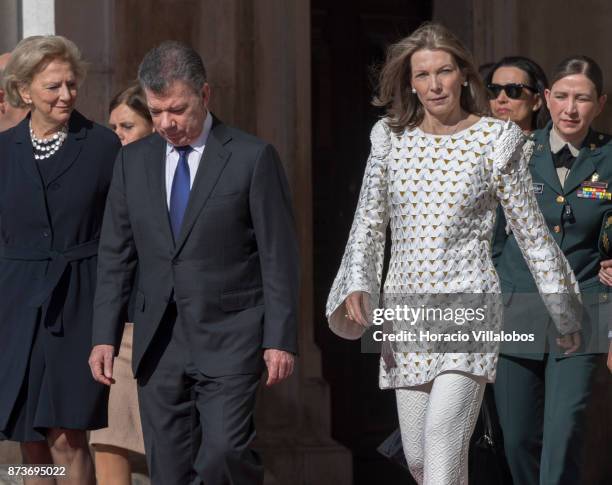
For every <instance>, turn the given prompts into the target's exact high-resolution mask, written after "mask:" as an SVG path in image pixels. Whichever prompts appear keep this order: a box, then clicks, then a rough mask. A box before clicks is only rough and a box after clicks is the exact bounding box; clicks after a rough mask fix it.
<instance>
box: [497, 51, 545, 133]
mask: <svg viewBox="0 0 612 485" xmlns="http://www.w3.org/2000/svg"><path fill="white" fill-rule="evenodd" d="M485 82H486V85H487V89H488V93H489V105H490V107H491V113H492V114H493V116H495V117H496V118H498V119H500V120H510V121H514V122H515V123H516V124H517V125H519V127H520V128H521V130H523V133H531V132H532V131H533V130H536V129H538V128H543V127H544V126H545V125H546V123H547V122H548V120H549V118H550V116H549V114H548V109H547V108H546V104H545V103H544V90H545V89H546V88H547V87H548V81H547V80H546V74H544V71H543V70H542V68H541V67H540V66H539V65H538V64H536V63H535V62H534V61H532V60H531V59H528V58H527V57H519V56H513V57H504V58H503V59H502V60H500V61H499V62H498V63H496V64H495V65H494V66H493V67H492V68H491V69H490V70H489V75H488V76H487V77H486V79H485Z"/></svg>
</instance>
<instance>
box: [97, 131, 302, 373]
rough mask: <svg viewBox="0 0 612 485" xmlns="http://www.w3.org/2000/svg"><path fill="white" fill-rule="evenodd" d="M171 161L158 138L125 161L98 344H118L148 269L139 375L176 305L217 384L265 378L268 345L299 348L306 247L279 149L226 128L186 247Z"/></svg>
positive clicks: (213, 144) (196, 187) (105, 262)
mask: <svg viewBox="0 0 612 485" xmlns="http://www.w3.org/2000/svg"><path fill="white" fill-rule="evenodd" d="M165 156H166V142H165V141H164V140H163V139H162V138H161V137H160V136H159V135H157V134H153V135H151V136H149V137H147V138H144V139H142V140H139V141H137V142H135V143H131V144H130V145H127V146H125V147H123V148H122V150H121V151H120V153H119V156H118V158H117V164H116V167H115V173H114V176H113V182H112V185H111V189H110V192H109V197H108V203H107V208H106V215H105V217H104V226H103V230H102V238H101V241H100V253H99V266H98V285H97V291H96V301H95V315H94V340H93V343H94V344H112V345H115V346H116V348H118V345H119V341H120V338H121V330H122V324H123V320H122V319H123V315H124V314H125V308H126V306H127V303H128V298H129V295H130V292H131V290H132V278H133V274H134V268H135V265H136V263H138V267H139V271H140V275H139V277H140V278H139V287H138V289H137V290H138V292H137V295H136V300H135V303H136V304H135V312H134V323H135V325H134V354H133V359H132V365H133V369H134V372H135V374H136V375H138V373H139V370H140V369H139V367H140V366H141V363H142V361H143V356H144V355H145V353H146V351H147V349H148V348H149V347H150V346H151V343H152V341H153V336H154V335H155V333H156V330H157V328H158V326H159V324H160V322H161V321H162V318H163V315H164V312H165V310H166V307H167V305H168V302H169V301H171V300H172V299H174V300H175V301H176V305H177V307H178V313H179V316H180V317H181V318H182V319H183V320H184V321H185V323H186V326H187V327H186V328H187V335H188V339H189V343H190V349H186V351H188V350H189V351H191V355H192V356H193V359H194V361H195V364H196V365H197V366H198V368H199V370H200V371H202V372H203V373H204V374H206V375H208V376H222V375H230V374H240V373H254V372H259V371H261V369H262V368H263V360H262V351H263V349H264V348H276V349H280V350H286V351H289V352H297V325H296V321H297V297H298V256H297V241H296V237H295V229H294V222H293V216H292V210H291V197H290V194H289V190H288V184H287V180H286V178H285V175H284V172H283V168H282V164H281V162H280V160H279V158H278V155H277V153H276V151H275V150H274V148H273V147H272V146H270V145H268V144H266V143H265V142H262V141H261V140H259V139H257V138H255V137H253V136H251V135H247V134H246V133H243V132H241V131H239V130H236V129H234V128H230V127H228V126H226V125H224V124H223V123H220V122H219V121H218V120H215V121H214V124H213V127H212V130H211V132H210V135H209V136H208V140H207V142H206V147H205V149H204V154H203V155H202V159H201V161H200V166H199V168H198V171H197V174H196V177H195V180H194V183H193V188H192V190H191V195H190V198H189V204H188V206H187V210H186V212H185V217H184V219H183V225H182V228H181V233H180V235H179V237H178V240H177V241H174V239H173V236H172V232H171V228H170V223H169V220H168V207H167V204H166V187H165V168H164V167H165ZM148 370H150V369H148Z"/></svg>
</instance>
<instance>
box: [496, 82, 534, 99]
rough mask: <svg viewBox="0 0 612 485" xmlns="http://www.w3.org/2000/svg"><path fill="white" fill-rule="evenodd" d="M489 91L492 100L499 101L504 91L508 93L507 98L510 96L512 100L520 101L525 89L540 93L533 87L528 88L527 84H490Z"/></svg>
mask: <svg viewBox="0 0 612 485" xmlns="http://www.w3.org/2000/svg"><path fill="white" fill-rule="evenodd" d="M487 89H488V90H489V98H490V99H497V97H498V96H499V93H501V92H502V91H504V92H505V93H506V96H508V97H509V98H510V99H519V98H520V97H521V94H523V89H528V90H529V91H531V92H532V93H537V92H538V90H537V89H535V88H532V87H531V86H527V85H526V84H515V83H510V84H489V85H488V86H487Z"/></svg>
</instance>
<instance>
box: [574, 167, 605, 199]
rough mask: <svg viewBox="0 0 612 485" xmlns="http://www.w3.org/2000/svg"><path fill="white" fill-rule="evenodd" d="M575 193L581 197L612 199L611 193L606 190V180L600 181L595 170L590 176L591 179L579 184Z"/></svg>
mask: <svg viewBox="0 0 612 485" xmlns="http://www.w3.org/2000/svg"><path fill="white" fill-rule="evenodd" d="M576 195H577V196H578V197H580V198H581V199H597V200H612V193H610V192H608V182H600V181H599V174H598V173H597V172H595V173H594V174H593V175H592V176H591V180H585V181H584V182H582V183H581V184H580V188H579V189H578V191H577V192H576Z"/></svg>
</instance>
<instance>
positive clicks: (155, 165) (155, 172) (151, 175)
mask: <svg viewBox="0 0 612 485" xmlns="http://www.w3.org/2000/svg"><path fill="white" fill-rule="evenodd" d="M145 170H146V173H147V179H148V184H149V190H150V193H151V199H150V200H151V206H152V209H153V214H154V216H155V219H156V220H157V221H159V224H160V226H161V229H162V232H163V233H164V237H166V238H167V239H169V240H170V241H172V243H174V238H173V237H172V229H171V227H170V218H169V215H168V203H167V192H166V142H165V140H164V139H163V138H162V137H161V136H159V135H153V136H152V137H151V138H150V144H149V146H148V153H147V154H146V155H145Z"/></svg>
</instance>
